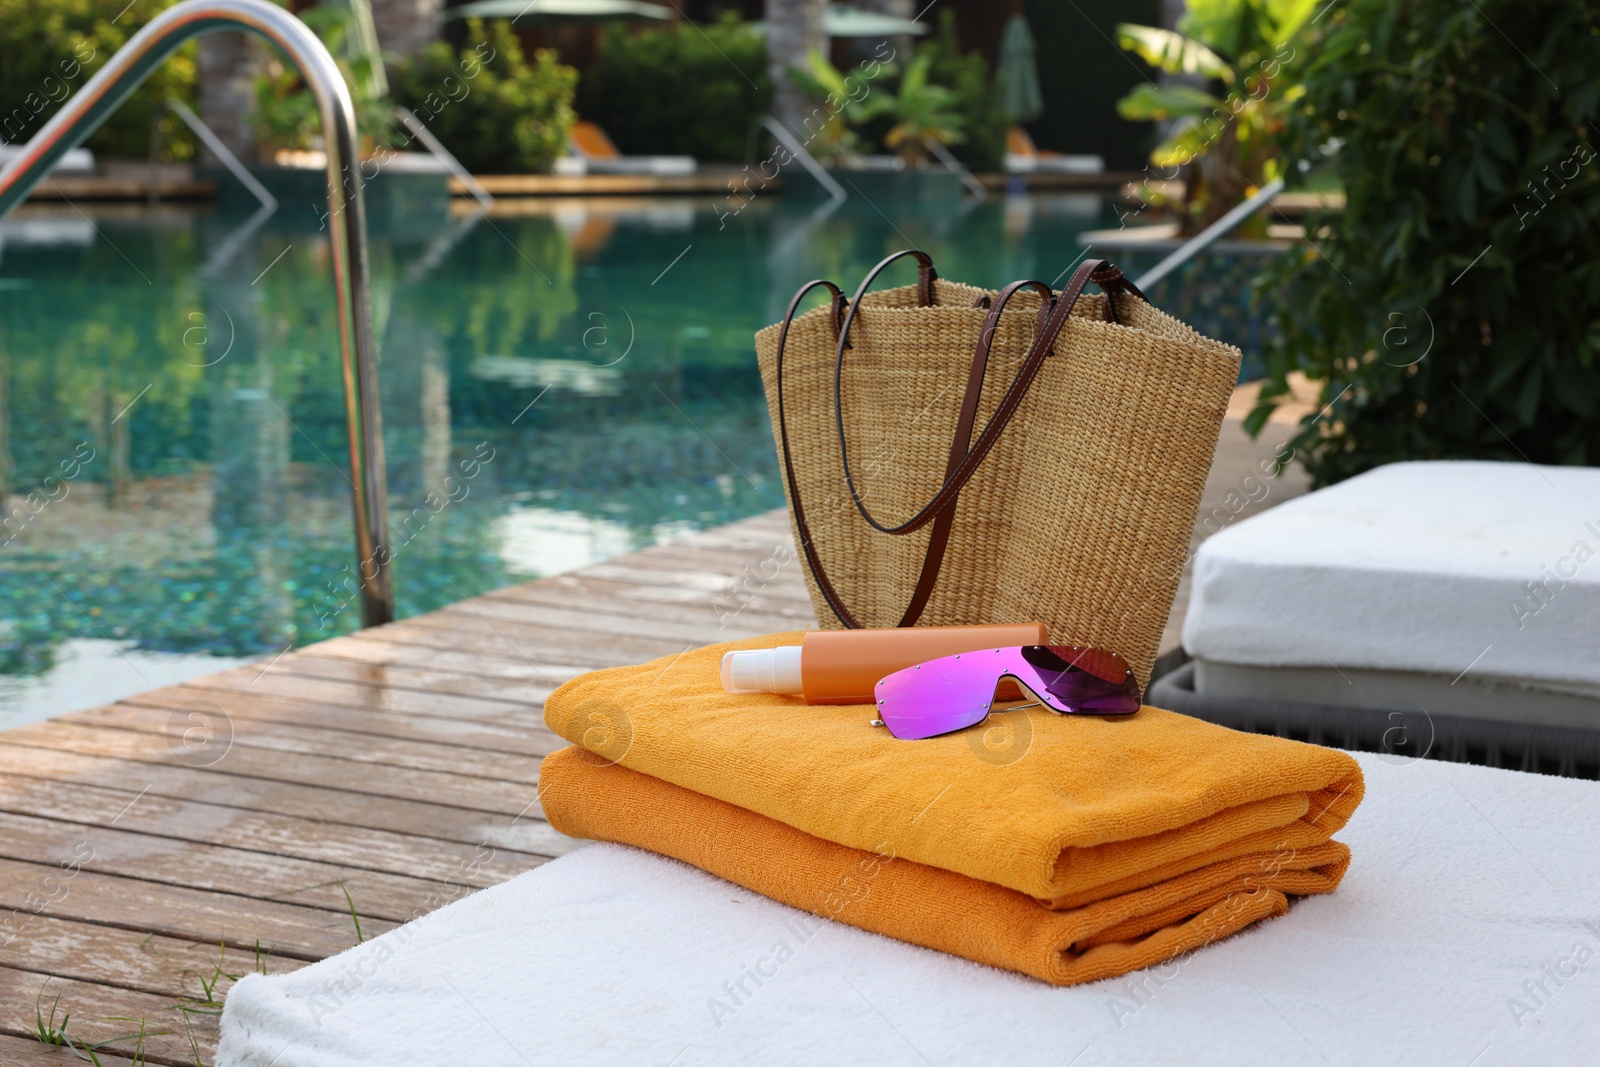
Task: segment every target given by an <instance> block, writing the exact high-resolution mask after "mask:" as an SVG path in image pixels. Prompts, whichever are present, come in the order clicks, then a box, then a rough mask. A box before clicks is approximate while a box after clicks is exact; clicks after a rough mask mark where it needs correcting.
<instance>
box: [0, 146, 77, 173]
mask: <svg viewBox="0 0 1600 1067" xmlns="http://www.w3.org/2000/svg"><path fill="white" fill-rule="evenodd" d="M26 147H27V146H26V145H20V144H0V170H5V169H6V168H7V167H9V166H10V165H11V164H12V163H13V162H14V161H15V160H17V159H20V158H21V157H22V153H23V150H24V149H25V148H26ZM50 173H52V174H93V173H94V153H93V152H91V151H89V150H88V149H87V148H69V149H67V153H66V155H64V156H62V157H61V162H59V163H57V164H56V165H55V169H54V170H52V171H51V172H50Z"/></svg>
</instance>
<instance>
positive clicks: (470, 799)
mask: <svg viewBox="0 0 1600 1067" xmlns="http://www.w3.org/2000/svg"><path fill="white" fill-rule="evenodd" d="M4 736H5V737H6V739H7V740H8V741H11V742H13V743H17V744H26V745H36V746H39V747H42V748H61V749H65V750H67V751H69V752H84V753H88V754H90V755H99V756H115V757H119V758H122V759H134V760H145V761H150V762H154V763H165V764H169V765H177V766H190V765H191V764H186V763H185V761H184V759H183V757H182V756H181V755H180V754H179V752H180V751H181V749H180V747H179V745H178V744H177V743H176V742H174V741H173V739H171V738H169V737H167V736H165V735H163V734H160V733H142V732H139V731H137V730H113V729H106V728H101V727H89V726H80V725H78V724H76V723H68V722H61V721H59V720H57V721H52V722H44V723H35V724H33V725H31V726H21V727H18V728H17V729H15V730H13V731H9V732H8V733H7V734H5V735H4ZM223 758H225V759H226V760H227V761H228V765H227V767H226V768H222V769H220V770H218V771H217V772H216V773H219V774H231V775H237V776H240V777H243V778H260V779H265V780H268V781H274V782H293V783H298V784H301V785H313V786H322V787H325V788H328V789H344V790H348V791H349V792H352V793H361V794H364V795H366V796H369V797H395V798H398V799H402V800H409V799H413V798H415V797H427V798H428V799H429V801H431V802H432V803H435V804H443V805H448V806H451V807H457V808H467V809H470V810H472V811H477V812H488V813H491V814H505V815H519V814H521V813H522V812H523V811H524V809H525V808H526V806H527V804H528V802H529V801H531V800H532V799H533V794H534V793H535V792H536V790H534V789H533V788H520V789H508V788H507V787H506V785H505V783H503V782H496V781H494V780H492V779H489V778H469V777H466V776H464V775H459V774H441V773H438V772H435V771H419V770H412V769H408V768H404V767H391V766H388V765H386V764H382V763H367V764H362V765H359V766H356V765H352V763H351V762H350V761H348V760H342V759H335V758H333V757H330V756H320V755H304V754H301V753H298V752H292V751H285V750H283V749H281V748H265V749H262V748H252V747H249V746H241V745H234V746H233V747H231V748H229V749H228V752H227V754H226V756H225V757H223ZM220 763H221V760H220V759H219V760H218V761H217V763H214V764H212V765H211V766H212V767H219V766H220ZM357 771H359V774H357Z"/></svg>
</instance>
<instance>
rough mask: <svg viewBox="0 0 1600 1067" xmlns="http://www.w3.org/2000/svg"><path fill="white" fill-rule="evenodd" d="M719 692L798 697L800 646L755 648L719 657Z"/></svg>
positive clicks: (799, 685)
mask: <svg viewBox="0 0 1600 1067" xmlns="http://www.w3.org/2000/svg"><path fill="white" fill-rule="evenodd" d="M722 688H724V689H726V690H727V691H728V692H730V693H799V692H801V691H802V690H803V687H802V686H801V684H800V646H799V645H780V646H778V647H777V648H756V649H750V650H748V651H745V652H726V653H724V654H723V656H722Z"/></svg>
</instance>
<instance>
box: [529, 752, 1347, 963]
mask: <svg viewBox="0 0 1600 1067" xmlns="http://www.w3.org/2000/svg"><path fill="white" fill-rule="evenodd" d="M539 796H540V800H541V802H542V803H543V805H544V812H545V817H546V818H548V819H549V820H550V824H551V825H552V826H554V827H555V828H556V829H558V830H560V831H561V832H562V833H565V834H570V835H572V836H574V837H587V838H594V839H597V840H602V841H617V842H621V843H623V844H631V845H637V846H639V847H641V848H646V849H649V850H650V851H652V852H658V853H661V854H663V855H667V856H671V857H673V858H675V859H680V860H683V861H684V862H685V863H690V864H693V865H694V866H696V867H699V868H700V869H702V870H705V871H709V872H710V873H712V874H715V875H717V876H719V877H722V878H726V879H727V880H728V881H730V882H735V883H737V884H739V885H742V886H744V887H745V888H747V889H751V890H754V891H755V892H757V893H760V894H762V895H763V896H767V897H771V898H772V899H774V900H778V901H781V902H783V903H785V904H789V905H791V906H793V907H796V908H800V909H803V910H805V911H809V912H812V913H813V914H816V915H821V916H823V917H825V918H830V919H836V920H838V921H840V922H844V923H848V924H850V925H852V926H856V927H859V928H861V929H863V930H870V931H873V932H875V933H880V934H885V935H887V936H889V937H893V938H897V939H898V940H901V941H909V942H912V943H913V944H918V945H923V946H926V947H928V948H933V949H938V950H940V951H943V952H949V953H951V954H953V955H957V956H962V957H965V958H966V959H969V960H975V961H977V962H978V963H986V964H989V965H990V966H993V967H1000V968H1004V969H1006V970H1012V971H1021V972H1023V973H1024V974H1030V975H1033V976H1034V977H1035V978H1042V979H1044V980H1045V981H1047V982H1051V983H1054V984H1056V985H1072V984H1075V983H1078V982H1092V981H1096V980H1098V979H1101V978H1109V977H1114V976H1116V975H1119V974H1125V973H1127V972H1129V971H1134V970H1138V969H1140V968H1142V967H1149V966H1152V965H1154V964H1156V963H1160V962H1162V961H1163V960H1168V959H1171V958H1173V957H1174V956H1178V955H1180V954H1182V953H1184V952H1188V951H1191V950H1193V949H1196V948H1200V947H1202V946H1204V945H1207V944H1209V943H1211V942H1212V941H1216V940H1218V939H1220V938H1223V937H1226V936H1228V935H1229V934H1232V933H1234V932H1236V931H1238V930H1240V929H1242V928H1244V927H1246V926H1248V925H1250V924H1251V923H1253V922H1255V921H1257V920H1258V919H1263V918H1269V917H1272V916H1276V915H1281V914H1283V912H1284V910H1285V909H1286V908H1287V907H1288V902H1287V901H1286V899H1285V894H1293V895H1306V894H1312V893H1327V892H1331V891H1332V890H1333V888H1334V887H1335V886H1337V885H1338V884H1339V880H1340V878H1342V877H1343V876H1344V872H1345V868H1346V867H1347V866H1348V865H1349V862H1350V852H1349V850H1348V849H1347V848H1345V846H1343V845H1341V844H1339V843H1338V842H1334V841H1325V842H1323V843H1321V844H1317V845H1313V846H1311V847H1309V848H1295V847H1293V846H1284V847H1282V848H1277V849H1275V850H1274V851H1265V852H1259V853H1255V854H1251V855H1246V856H1239V857H1236V858H1234V859H1231V860H1224V861H1221V862H1218V863H1212V864H1209V865H1207V866H1205V867H1202V868H1200V869H1199V870H1195V871H1191V872H1189V873H1188V874H1184V875H1181V876H1179V877H1177V878H1173V879H1170V880H1168V881H1165V882H1162V883H1160V884H1159V885H1155V886H1151V887H1148V888H1145V889H1139V890H1135V891H1133V892H1130V893H1124V894H1121V895H1119V896H1114V897H1110V898H1108V899H1105V900H1101V901H1097V902H1095V903H1093V904H1089V905H1086V906H1084V907H1080V908H1075V909H1072V910H1070V911H1053V910H1050V909H1049V908H1048V907H1046V906H1045V905H1043V904H1042V903H1040V902H1039V901H1037V900H1034V899H1033V898H1031V897H1028V896H1025V895H1024V894H1022V893H1018V892H1016V891H1014V890H1010V889H1005V888H1002V887H1001V886H997V885H993V884H991V883H988V882H980V881H978V880H977V879H974V878H968V877H966V876H965V875H960V874H955V873H953V872H951V871H945V870H940V869H939V868H937V867H929V866H926V865H924V864H920V863H914V862H912V861H910V860H905V859H900V858H897V857H895V856H894V855H893V854H892V853H890V852H888V851H886V850H884V849H881V848H880V849H879V850H878V851H876V852H869V851H863V850H860V849H854V848H848V847H846V846H844V845H837V844H834V843H833V842H831V841H824V840H822V839H820V838H817V837H813V836H812V835H810V834H807V833H804V832H803V831H800V830H796V829H794V828H793V827H791V826H787V825H785V824H783V823H781V822H777V821H776V820H773V819H768V818H766V817H765V816H762V815H757V814H755V813H754V812H751V811H746V810H745V809H743V808H738V807H735V806H734V805H732V804H728V803H726V802H724V801H720V800H715V799H713V798H711V797H708V796H704V795H702V794H699V793H695V792H692V791H690V790H687V789H684V788H682V787H680V786H675V785H672V784H671V783H669V782H663V781H661V780H660V779H657V778H652V777H650V776H648V775H644V774H640V773H638V772H637V771H630V770H628V769H627V768H625V767H620V766H617V765H616V764H613V763H611V762H609V761H607V760H605V759H602V758H600V757H597V756H595V755H594V754H592V753H590V752H588V751H586V750H584V749H582V748H579V747H577V746H574V747H572V748H565V749H562V750H561V751H559V752H556V753H554V754H552V755H550V756H547V757H545V761H544V765H543V767H542V768H541V770H540V775H539Z"/></svg>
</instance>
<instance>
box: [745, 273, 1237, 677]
mask: <svg viewBox="0 0 1600 1067" xmlns="http://www.w3.org/2000/svg"><path fill="white" fill-rule="evenodd" d="M907 255H909V256H914V257H916V259H917V262H918V266H919V276H918V281H917V284H916V285H914V286H903V287H900V288H894V289H886V290H883V291H880V292H871V293H869V292H868V289H869V287H870V286H871V284H872V283H873V281H874V280H875V279H876V278H877V276H878V274H879V273H880V272H881V271H882V270H883V269H884V268H885V267H886V266H888V265H889V264H890V263H892V262H894V261H895V260H896V259H899V258H900V257H901V256H907ZM1091 280H1092V281H1094V282H1095V283H1096V285H1098V286H1099V287H1100V288H1101V289H1102V290H1104V294H1105V295H1087V294H1084V293H1083V289H1084V287H1085V286H1086V285H1087V284H1088V283H1089V282H1090V281H1091ZM817 288H823V289H826V290H827V292H828V294H829V296H830V297H831V300H830V302H829V303H828V304H827V305H825V306H822V307H817V308H814V309H812V310H810V311H807V312H805V313H804V314H798V315H797V314H796V312H797V311H798V309H799V306H800V304H801V302H802V300H803V299H804V298H805V296H806V295H807V294H808V293H810V292H811V291H812V290H814V289H817ZM1046 294H1050V288H1049V286H1047V285H1045V284H1044V283H1043V282H1013V283H1012V284H1011V285H1009V286H1007V287H1006V288H1005V289H1002V290H1000V291H999V292H991V291H989V290H984V289H978V288H974V287H972V286H968V285H960V284H956V283H952V282H949V281H945V280H943V279H941V278H939V277H938V275H937V272H936V271H935V270H934V266H933V261H932V260H931V259H930V258H929V257H928V256H927V255H926V254H924V253H922V252H920V251H916V250H907V251H905V252H900V253H896V254H895V255H892V256H890V257H888V258H887V259H885V260H884V261H883V262H882V263H879V264H878V265H877V266H876V267H874V268H873V270H872V271H871V272H870V273H869V274H868V275H867V277H866V279H865V280H864V281H863V282H862V283H861V287H860V288H859V289H858V290H857V292H856V296H855V298H854V299H853V300H850V301H847V300H846V299H845V297H844V295H843V293H842V292H841V291H840V290H839V288H838V287H837V286H835V285H833V284H832V283H831V282H826V281H815V282H811V283H809V284H808V285H806V286H804V287H802V288H801V290H800V291H799V292H798V293H796V294H795V298H794V301H793V302H792V303H791V304H790V306H789V311H788V314H786V315H785V316H784V320H783V321H782V322H781V323H778V324H776V325H773V326H769V327H767V328H766V329H764V330H762V331H760V332H759V333H757V334H756V352H757V355H758V357H759V360H760V365H761V375H762V379H763V381H764V383H765V385H766V393H767V404H768V408H769V410H770V412H771V415H772V427H773V436H774V438H775V440H776V442H777V445H778V455H779V459H780V461H781V462H782V463H783V466H784V475H785V492H786V493H787V495H788V500H789V516H790V521H791V523H792V524H793V526H794V531H795V539H796V542H797V543H798V544H799V545H800V547H801V549H802V552H803V553H804V555H805V558H806V563H807V573H806V583H807V586H808V588H809V590H810V593H811V601H812V605H813V606H814V607H815V609H816V613H817V618H818V620H819V621H820V622H821V624H822V625H823V626H825V627H840V626H849V627H854V626H910V625H915V624H922V625H956V624H969V623H989V622H1020V621H1027V620H1034V619H1037V620H1039V621H1041V622H1044V623H1046V624H1047V625H1048V626H1049V628H1050V635H1051V639H1052V641H1055V642H1058V643H1063V644H1065V643H1072V644H1079V645H1094V646H1097V647H1100V648H1106V649H1110V650H1113V651H1116V652H1120V653H1121V654H1122V655H1123V656H1124V657H1126V658H1127V660H1128V662H1129V663H1130V664H1131V665H1132V667H1133V669H1134V673H1135V674H1136V675H1137V676H1138V678H1139V682H1140V684H1141V685H1143V684H1145V683H1146V682H1147V681H1148V680H1149V677H1150V669H1151V667H1152V666H1153V665H1154V662H1155V657H1156V654H1157V644H1158V642H1159V641H1160V638H1161V632H1162V629H1163V627H1164V625H1165V623H1166V619H1167V613H1168V612H1169V611H1170V610H1171V607H1172V599H1173V596H1174V595H1175V594H1176V592H1177V587H1178V579H1179V576H1180V575H1181V573H1182V570H1183V563H1184V560H1185V558H1186V556H1187V552H1188V548H1189V539H1190V534H1191V531H1192V530H1193V527H1194V520H1195V514H1196V511H1197V509H1198V507H1199V503H1200V494H1201V491H1202V489H1203V488H1204V487H1205V481H1206V474H1207V472H1208V471H1209V470H1210V466H1211V457H1212V453H1213V451H1214V450H1215V448H1216V443H1217V433H1218V430H1219V427H1220V426H1221V423H1222V417H1223V414H1224V412H1225V411H1226V409H1227V404H1228V397H1229V395H1230V393H1231V392H1232V389H1233V386H1234V383H1235V382H1236V381H1237V378H1238V373H1239V360H1240V353H1239V350H1238V349H1236V348H1233V347H1232V346H1229V345H1225V344H1221V343H1219V342H1217V341H1212V340H1209V339H1208V338H1205V337H1202V336H1201V335H1200V334H1198V333H1196V332H1195V331H1194V330H1191V329H1190V328H1189V327H1187V326H1185V325H1184V324H1183V323H1181V322H1179V321H1178V320H1177V319H1174V318H1172V317H1171V316H1169V315H1165V314H1163V313H1162V312H1160V311H1157V310H1156V309H1155V308H1153V307H1151V306H1150V304H1149V303H1148V302H1147V301H1146V300H1145V299H1144V295H1143V294H1142V293H1140V292H1139V291H1138V289H1136V288H1135V287H1134V286H1133V285H1132V283H1130V282H1128V281H1127V280H1126V279H1125V278H1124V277H1123V276H1122V274H1121V272H1120V271H1118V270H1117V269H1116V268H1115V267H1113V266H1110V265H1109V264H1106V263H1103V262H1102V261H1099V260H1088V261H1086V262H1085V263H1083V264H1082V265H1081V266H1080V267H1078V269H1077V271H1076V272H1075V273H1074V274H1073V276H1072V278H1071V280H1070V281H1069V282H1068V283H1067V285H1066V287H1065V288H1064V289H1062V290H1061V292H1060V293H1059V294H1052V295H1051V299H1048V300H1047V299H1046ZM847 459H848V466H847V463H846V461H847ZM890 534H895V535H898V536H888V535H890Z"/></svg>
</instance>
